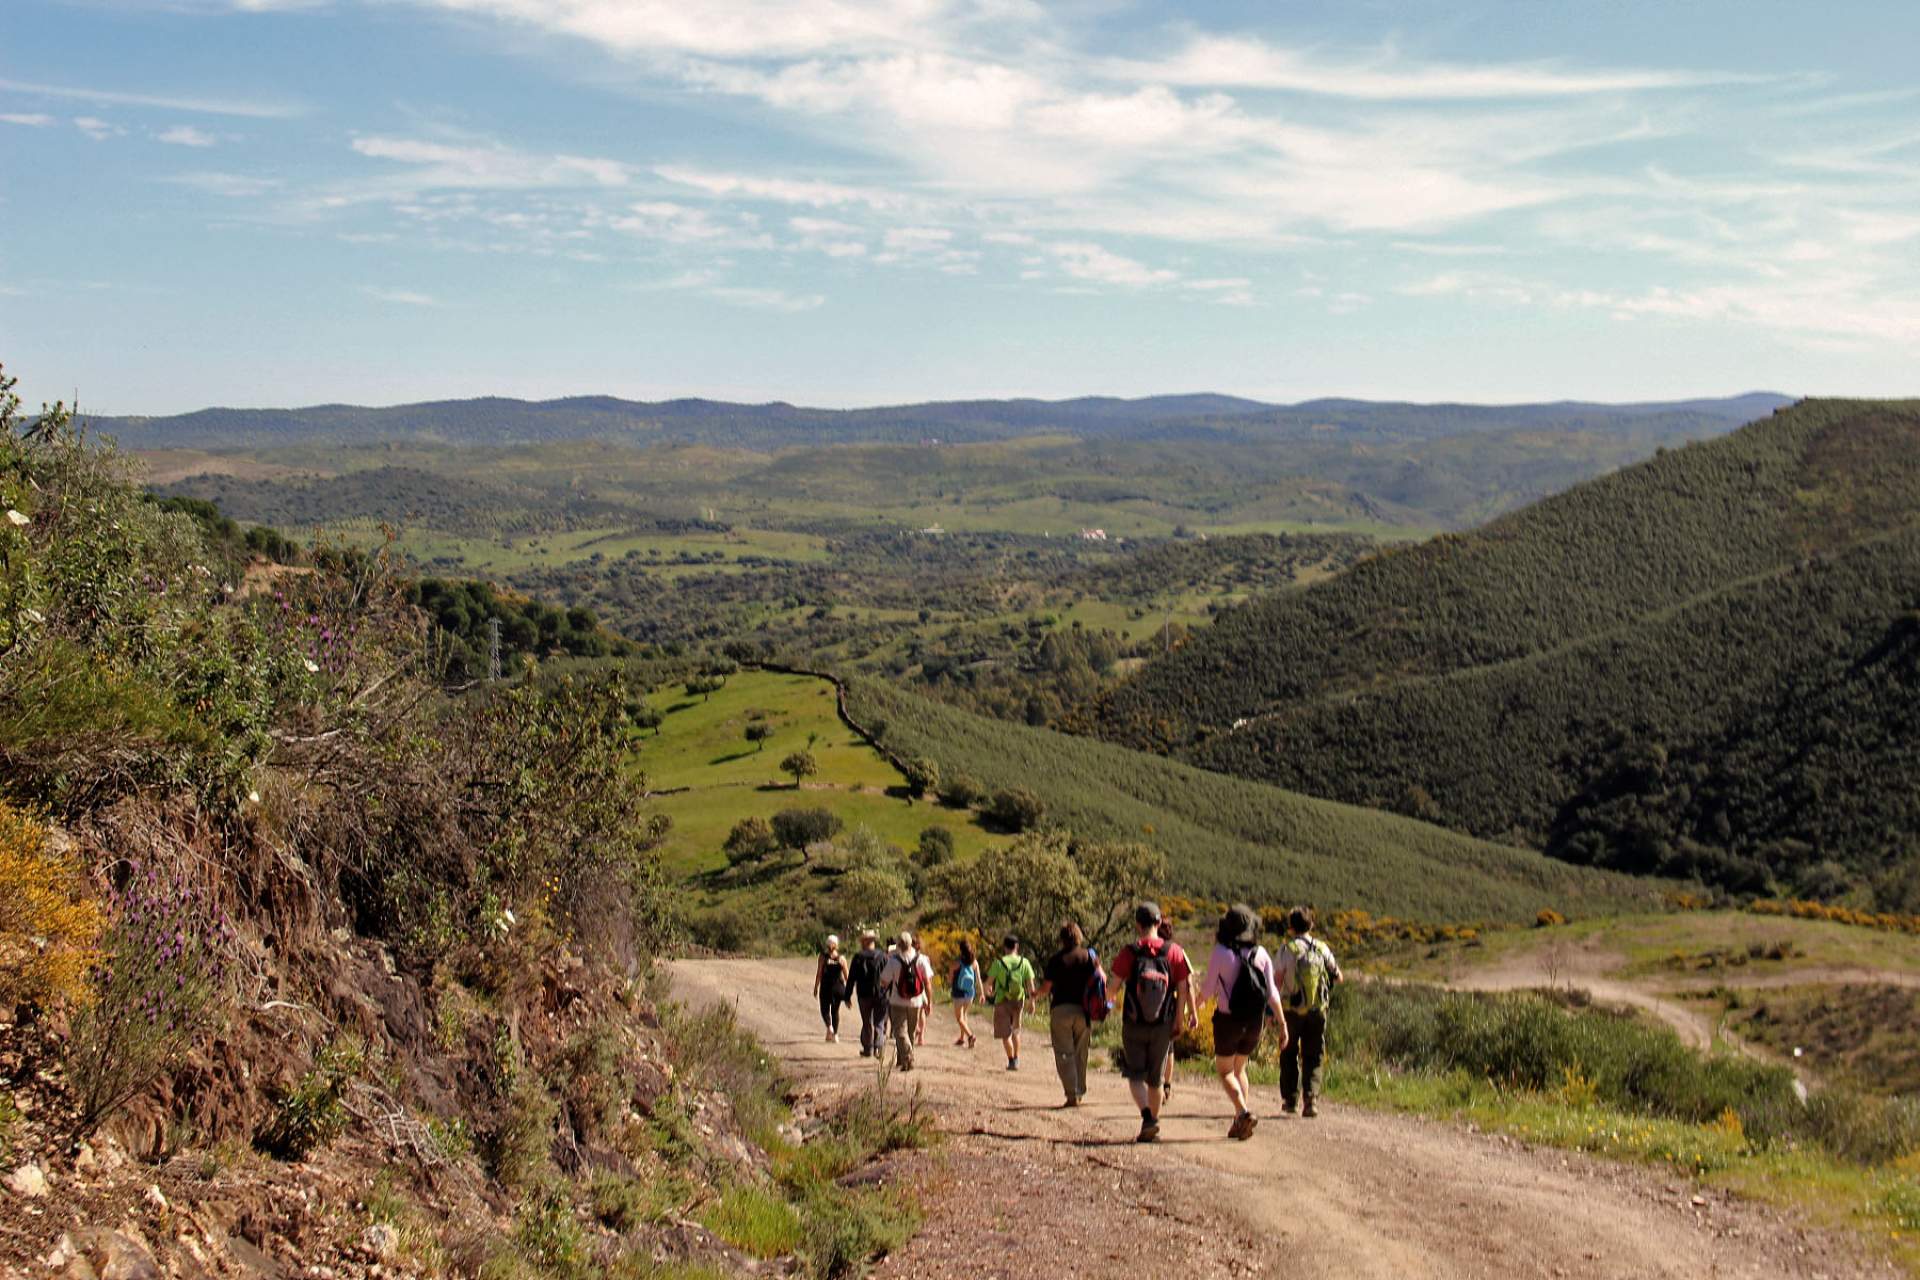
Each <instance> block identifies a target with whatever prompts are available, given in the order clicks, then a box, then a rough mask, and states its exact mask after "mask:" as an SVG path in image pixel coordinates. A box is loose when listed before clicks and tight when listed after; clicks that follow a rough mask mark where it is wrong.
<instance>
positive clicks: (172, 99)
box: [0, 78, 303, 120]
mask: <svg viewBox="0 0 1920 1280" xmlns="http://www.w3.org/2000/svg"><path fill="white" fill-rule="evenodd" d="M0 89H6V90H9V91H11V92H14V93H29V94H37V95H39V96H41V97H45V98H69V99H73V100H76V101H80V102H95V103H101V104H104V105H108V106H121V107H157V108H159V109H160V110H163V111H191V112H195V113H198V114H202V115H216V116H246V117H249V118H252V119H258V120H275V119H285V118H287V117H290V116H297V115H300V114H302V110H303V109H302V108H301V107H298V106H295V105H292V104H290V103H277V102H246V101H241V100H239V99H231V98H202V97H197V96H191V95H188V96H178V95H173V94H164V93H127V92H123V91H121V90H118V89H88V88H81V87H79V86H76V85H56V84H40V83H36V82H33V81H27V80H8V79H5V78H0Z"/></svg>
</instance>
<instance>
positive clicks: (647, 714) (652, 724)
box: [627, 702, 666, 738]
mask: <svg viewBox="0 0 1920 1280" xmlns="http://www.w3.org/2000/svg"><path fill="white" fill-rule="evenodd" d="M627 719H628V720H629V721H631V722H632V724H633V727H634V728H636V729H647V730H650V731H651V732H652V733H653V736H654V737H656V738H657V737H659V736H660V723H661V721H663V720H665V719H666V717H665V716H664V715H662V714H660V708H658V707H655V706H649V705H647V704H646V703H644V702H643V703H641V704H640V705H639V706H638V707H636V708H635V709H633V710H632V711H629V712H628V713H627Z"/></svg>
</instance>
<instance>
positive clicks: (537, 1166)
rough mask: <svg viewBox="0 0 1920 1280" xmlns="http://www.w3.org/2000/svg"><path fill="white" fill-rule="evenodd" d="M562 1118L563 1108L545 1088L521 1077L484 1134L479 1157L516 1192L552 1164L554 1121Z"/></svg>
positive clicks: (527, 1078)
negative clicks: (561, 1108)
mask: <svg viewBox="0 0 1920 1280" xmlns="http://www.w3.org/2000/svg"><path fill="white" fill-rule="evenodd" d="M559 1116H560V1105H559V1103H557V1102H555V1101H554V1098H553V1095H552V1094H550V1093H548V1092H547V1090H546V1087H545V1086H544V1085H542V1084H541V1083H540V1082H539V1081H538V1080H536V1079H533V1078H532V1077H531V1076H522V1077H521V1078H520V1079H519V1080H517V1081H516V1082H515V1083H514V1086H513V1088H512V1091H511V1092H510V1093H509V1094H508V1095H507V1097H505V1098H504V1099H502V1100H501V1104H500V1106H499V1109H498V1111H497V1112H496V1113H495V1115H494V1117H493V1119H492V1122H491V1123H490V1124H489V1125H488V1127H487V1128H486V1130H485V1131H484V1132H483V1133H482V1134H481V1139H480V1154H481V1156H482V1158H483V1159H485V1161H486V1163H487V1172H489V1173H491V1174H492V1175H493V1176H494V1177H495V1178H497V1179H499V1180H500V1182H501V1183H502V1185H504V1186H507V1187H510V1188H513V1189H515V1190H520V1189H524V1188H526V1187H530V1186H532V1185H534V1184H535V1183H536V1182H538V1181H539V1179H540V1177H541V1175H542V1174H543V1173H544V1172H545V1171H546V1170H547V1169H548V1168H549V1167H550V1165H551V1159H550V1155H551V1152H552V1150H553V1136H554V1122H555V1121H556V1120H557V1119H558V1118H559Z"/></svg>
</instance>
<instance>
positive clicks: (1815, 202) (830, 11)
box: [0, 0, 1920, 413]
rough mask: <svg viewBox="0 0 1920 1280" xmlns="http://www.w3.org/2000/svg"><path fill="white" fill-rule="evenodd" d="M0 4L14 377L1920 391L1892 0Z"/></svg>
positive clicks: (688, 388) (1431, 392) (1531, 396)
mask: <svg viewBox="0 0 1920 1280" xmlns="http://www.w3.org/2000/svg"><path fill="white" fill-rule="evenodd" d="M0 10H4V12H0V173H4V174H5V175H7V180H6V181H5V182H4V183H0V363H4V364H5V365H6V367H7V369H8V371H9V372H11V373H13V374H15V375H17V376H19V377H20V378H21V380H22V384H21V385H22V391H23V393H24V394H25V396H26V397H27V399H28V401H29V403H30V404H34V403H38V402H39V401H41V400H48V399H55V398H60V399H67V400H72V399H73V398H74V397H76V396H77V397H78V399H79V402H80V404H81V406H82V407H83V408H85V409H90V410H93V411H96V412H101V413H165V412H175V411H181V410H187V409H192V408H198V407H202V406H206V405H234V406H267V405H298V404H311V403H321V402H341V401H347V402H355V403H395V402H401V401H409V400H419V399H432V398H446V397H462V396H474V395H486V394H497V395H516V396H527V397H536V398H538V397H550V396H561V395H573V394H613V395H622V396H629V397H635V398H644V399H655V398H665V397H672V396H682V395H706V396H713V397H719V398H729V399H742V400H752V401H764V400H774V399H783V400H790V401H794V402H797V403H806V404H819V405H858V404H880V403H893V402H902V401H914V400H928V399H950V398H960V397H973V396H1000V395H1038V396H1047V397H1060V396H1071V395H1082V394H1110V395H1144V394H1156V393H1173V392H1187V391H1219V392H1229V393H1237V394H1242V395H1249V396H1255V397H1260V398H1266V399H1275V400H1298V399H1304V398H1309V397H1314V396H1322V395H1347V396H1364V397H1372V398H1394V399H1416V400H1470V401H1518V400H1538V399H1560V398H1583V399H1602V400H1643V399H1658V398H1670V397H1679V396H1694V395H1718V394H1731V393H1735V392H1739V391H1745V390H1754V389H1765V390H1776V391H1783V392H1786V393H1789V394H1850V395H1898V394H1908V395H1911V394H1920V376H1916V369H1915V364H1916V362H1915V355H1916V353H1920V69H1916V64H1915V62H1914V60H1913V58H1912V53H1913V51H1914V50H1915V49H1916V48H1920V5H1915V4H1913V3H1911V2H1910V0H1885V2H1883V3H1862V2H1859V0H1831V2H1829V3H1823V4H1820V5H1810V4H1806V3H1804V2H1803V0H1738V2H1733V0H1684V2H1683V3H1675V2H1674V0H1658V2H1657V3H1656V2H1653V0H1511V2H1504V0H1502V2H1490V0H1446V2H1444V3H1440V2H1437V0H1393V2H1392V3H1388V2H1386V0H1227V2H1221V3H1190V4H1181V5H1165V4H1130V3H1120V2H1118V0H1084V2H1075V3H1064V4H1040V3H1033V2H1031V0H697V2H695V0H5V3H4V4H3V5H0Z"/></svg>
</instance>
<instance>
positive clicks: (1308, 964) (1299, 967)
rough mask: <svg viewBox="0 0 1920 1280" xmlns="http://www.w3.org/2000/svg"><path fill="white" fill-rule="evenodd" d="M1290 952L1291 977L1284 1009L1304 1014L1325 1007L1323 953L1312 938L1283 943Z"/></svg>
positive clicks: (1325, 975) (1295, 939)
mask: <svg viewBox="0 0 1920 1280" xmlns="http://www.w3.org/2000/svg"><path fill="white" fill-rule="evenodd" d="M1287 949H1288V950H1289V951H1291V952H1293V977H1292V978H1291V980H1289V981H1288V983H1287V1008H1289V1009H1291V1010H1293V1011H1294V1012H1295V1013H1307V1012H1310V1011H1311V1010H1314V1009H1324V1008H1326V1007H1327V994H1328V990H1329V988H1328V986H1327V953H1326V952H1325V951H1323V950H1321V947H1320V944H1319V942H1317V941H1315V940H1314V939H1312V938H1294V939H1292V940H1290V941H1289V942H1288V943H1287Z"/></svg>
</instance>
